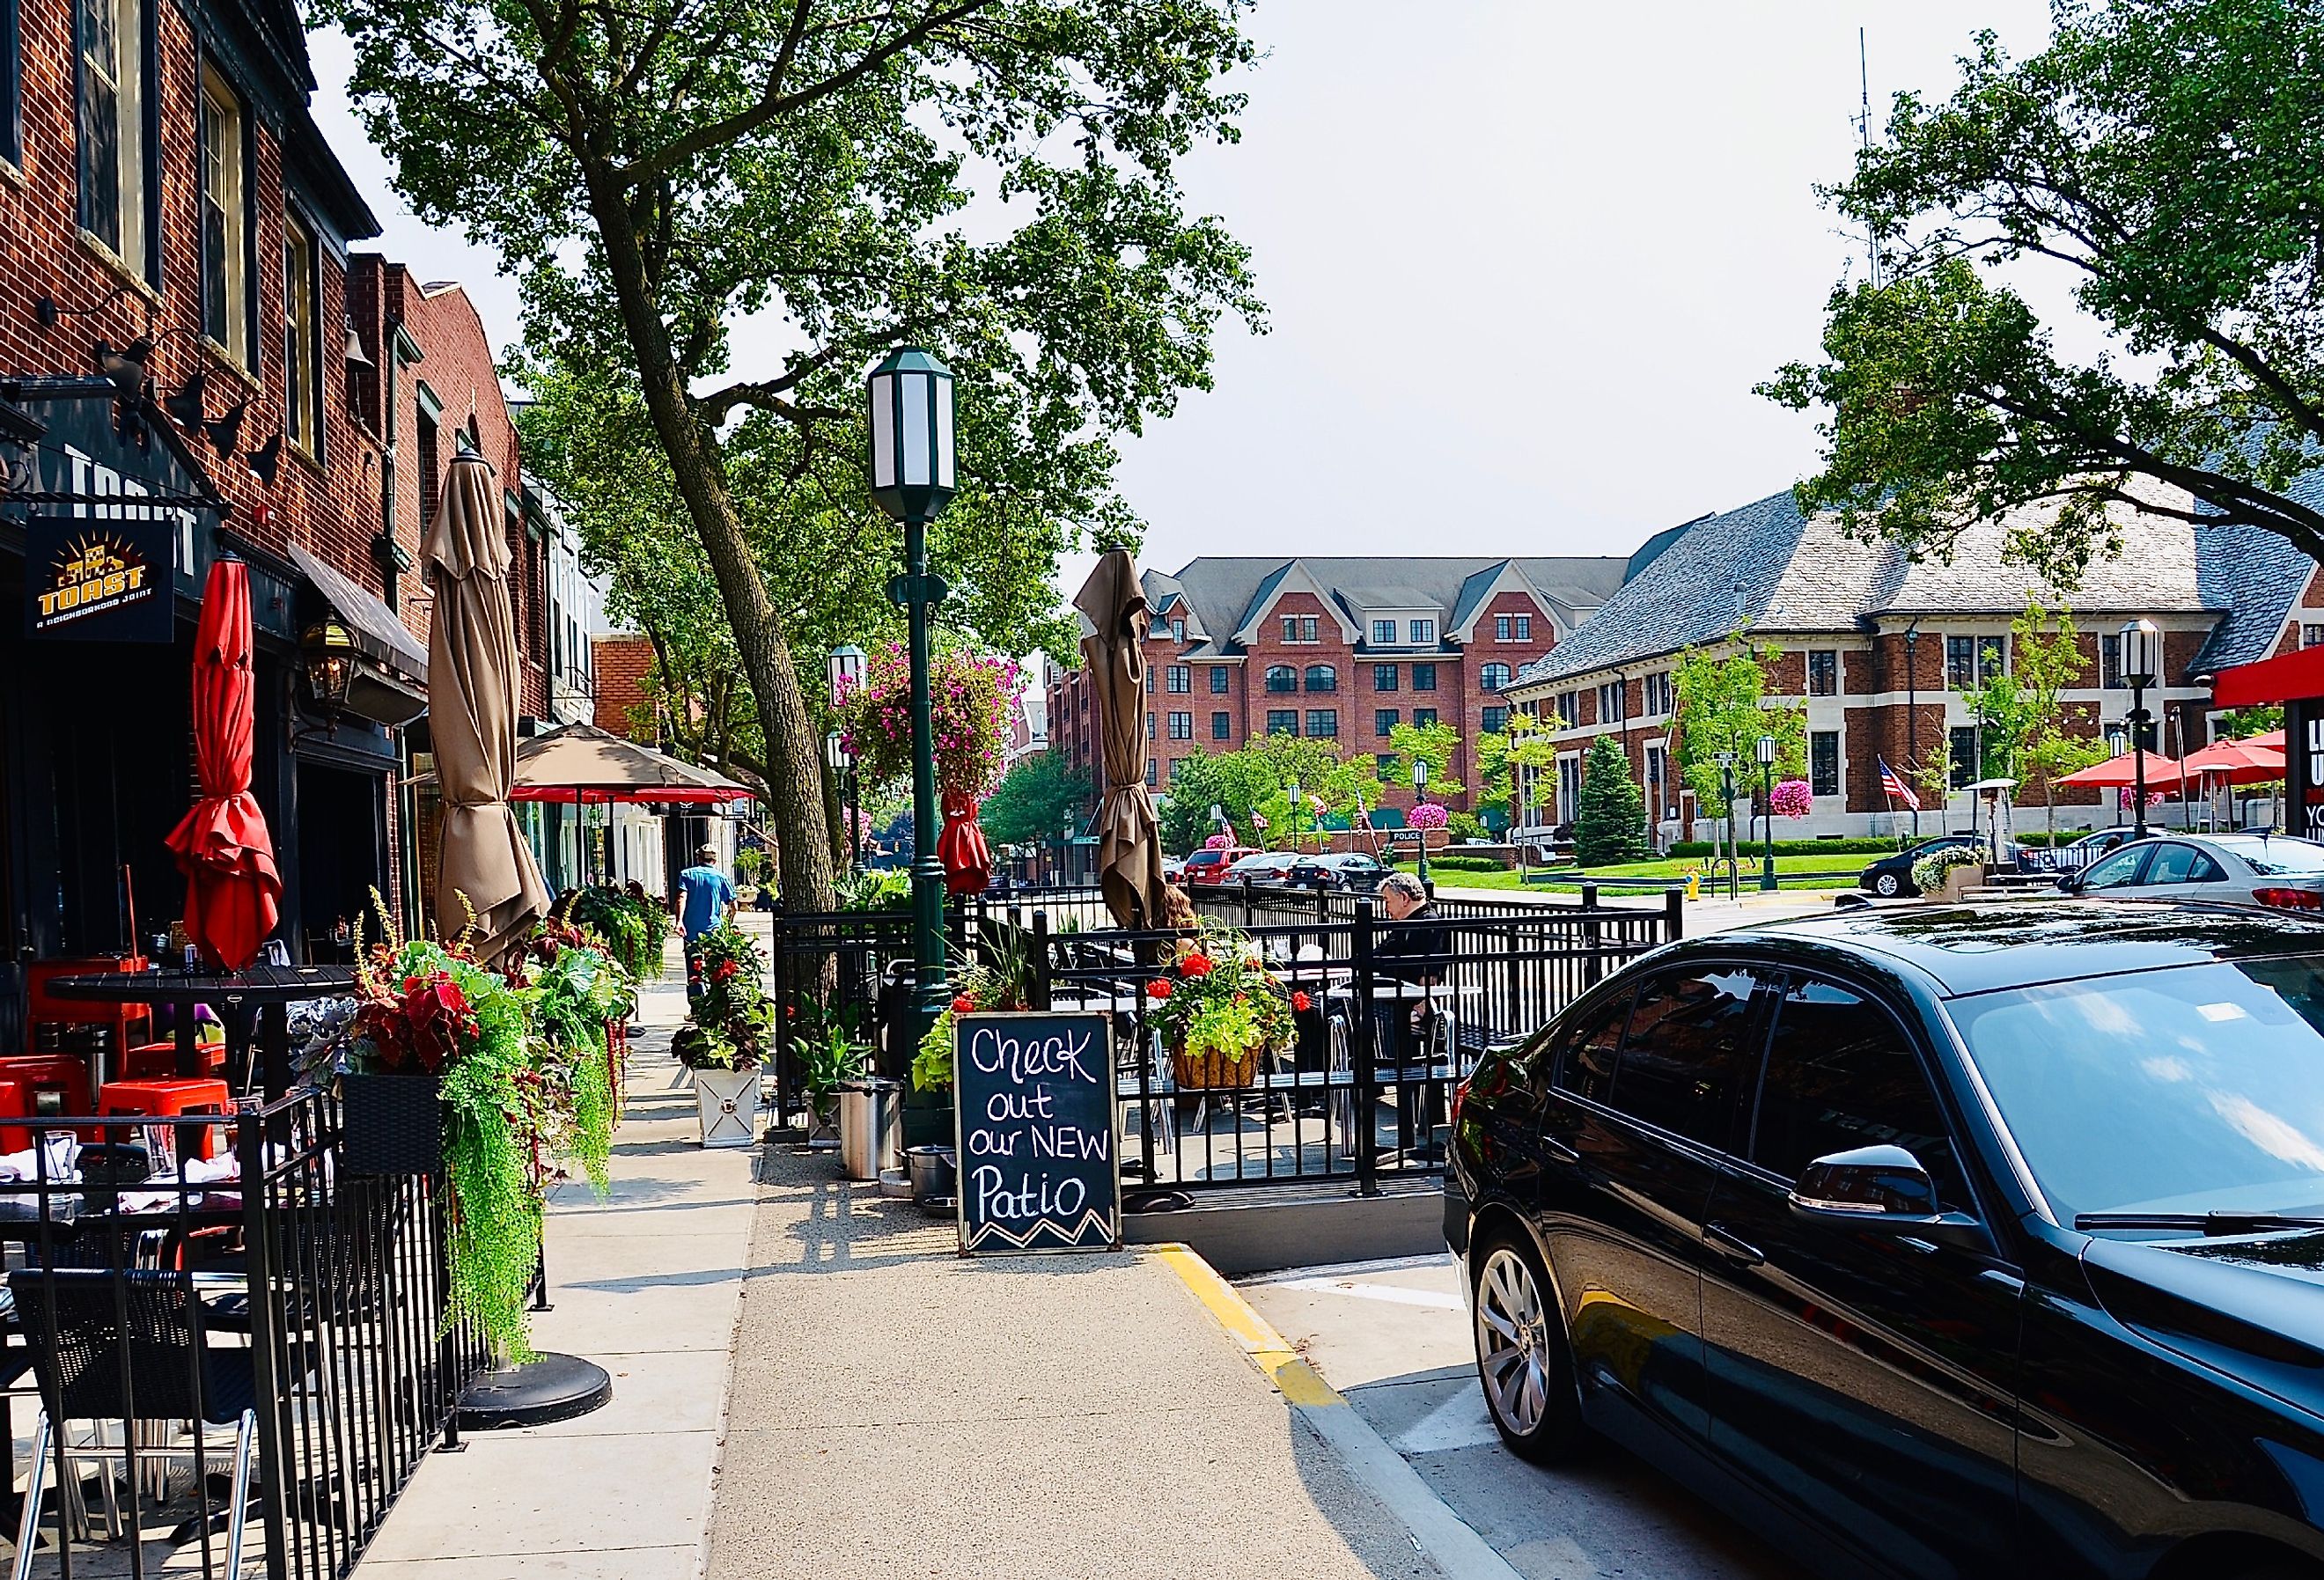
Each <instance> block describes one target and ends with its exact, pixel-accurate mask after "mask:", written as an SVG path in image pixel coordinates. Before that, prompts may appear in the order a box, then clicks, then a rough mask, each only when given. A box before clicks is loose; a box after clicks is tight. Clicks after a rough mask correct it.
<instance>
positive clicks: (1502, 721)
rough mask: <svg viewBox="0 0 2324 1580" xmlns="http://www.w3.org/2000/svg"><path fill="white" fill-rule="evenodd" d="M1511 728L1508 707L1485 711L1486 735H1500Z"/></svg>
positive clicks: (1491, 708)
mask: <svg viewBox="0 0 2324 1580" xmlns="http://www.w3.org/2000/svg"><path fill="white" fill-rule="evenodd" d="M1508 727H1509V710H1508V708H1506V707H1489V708H1487V709H1485V734H1487V735H1499V734H1500V733H1501V732H1502V731H1503V730H1506V729H1508Z"/></svg>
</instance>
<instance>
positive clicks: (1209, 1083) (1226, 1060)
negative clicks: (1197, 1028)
mask: <svg viewBox="0 0 2324 1580" xmlns="http://www.w3.org/2000/svg"><path fill="white" fill-rule="evenodd" d="M1260 1051H1261V1050H1260V1049H1257V1048H1245V1049H1240V1050H1239V1051H1238V1052H1237V1053H1236V1054H1235V1055H1234V1056H1232V1057H1230V1056H1229V1055H1227V1054H1225V1053H1222V1052H1221V1051H1220V1050H1219V1049H1215V1048H1206V1049H1202V1050H1201V1051H1200V1052H1198V1053H1189V1052H1187V1051H1186V1050H1185V1049H1183V1048H1174V1049H1171V1050H1170V1080H1171V1084H1172V1085H1174V1086H1176V1087H1177V1088H1178V1090H1180V1091H1181V1092H1237V1091H1240V1090H1241V1089H1242V1088H1243V1087H1245V1086H1250V1084H1251V1083H1252V1082H1253V1081H1254V1080H1256V1079H1257V1078H1258V1076H1259V1053H1260Z"/></svg>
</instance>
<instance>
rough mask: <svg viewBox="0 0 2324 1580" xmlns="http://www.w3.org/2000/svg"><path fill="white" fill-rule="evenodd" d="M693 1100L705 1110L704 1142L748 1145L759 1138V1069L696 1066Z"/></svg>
mask: <svg viewBox="0 0 2324 1580" xmlns="http://www.w3.org/2000/svg"><path fill="white" fill-rule="evenodd" d="M694 1101H695V1104H696V1106H697V1107H698V1108H699V1109H700V1110H701V1113H702V1144H703V1145H704V1146H705V1147H747V1146H750V1145H752V1143H753V1142H755V1141H758V1139H759V1072H758V1071H756V1070H696V1071H695V1072H694Z"/></svg>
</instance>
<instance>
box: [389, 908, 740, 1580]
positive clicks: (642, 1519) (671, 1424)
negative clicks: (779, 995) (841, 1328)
mask: <svg viewBox="0 0 2324 1580" xmlns="http://www.w3.org/2000/svg"><path fill="white" fill-rule="evenodd" d="M669 960H670V962H671V964H672V967H673V968H670V969H666V970H665V972H664V974H663V976H662V979H661V983H660V984H659V986H657V987H654V988H650V989H648V990H647V992H646V993H645V994H644V995H643V1002H642V1003H641V1006H640V1011H639V1020H640V1021H641V1023H642V1024H643V1026H644V1027H645V1029H646V1030H645V1032H644V1034H643V1035H642V1036H641V1037H639V1038H638V1039H635V1041H634V1042H633V1044H632V1049H631V1056H630V1065H629V1082H628V1085H629V1095H630V1096H629V1110H628V1117H627V1119H626V1120H625V1121H624V1122H623V1123H622V1127H621V1129H620V1130H618V1131H616V1132H614V1135H613V1195H612V1197H611V1198H610V1199H608V1200H606V1201H604V1202H600V1201H598V1200H597V1199H596V1198H595V1197H593V1196H592V1195H591V1194H590V1191H589V1187H588V1186H587V1184H586V1182H574V1183H570V1184H567V1185H562V1186H559V1187H557V1188H556V1189H555V1190H554V1191H552V1192H551V1194H550V1197H549V1243H548V1258H549V1291H550V1295H549V1298H550V1299H551V1300H552V1301H554V1302H555V1305H556V1309H555V1310H553V1311H550V1312H548V1313H546V1314H544V1315H541V1316H539V1317H535V1318H534V1319H533V1342H534V1343H535V1344H537V1345H538V1346H539V1347H540V1348H542V1349H544V1350H557V1351H562V1352H564V1353H566V1354H576V1355H581V1356H585V1357H586V1358H587V1359H589V1360H592V1361H595V1362H596V1363H598V1364H599V1365H601V1366H603V1367H604V1368H605V1369H606V1371H608V1372H611V1373H613V1403H611V1404H609V1405H607V1406H606V1407H605V1408H604V1409H600V1410H598V1411H596V1412H595V1413H594V1414H591V1415H586V1416H583V1417H581V1418H579V1419H577V1420H572V1421H565V1422H560V1423H558V1424H557V1425H554V1426H548V1427H537V1428H530V1429H529V1430H525V1431H518V1432H503V1433H497V1434H483V1435H476V1436H470V1437H466V1438H464V1439H463V1441H464V1442H465V1443H466V1445H467V1446H466V1448H465V1449H464V1450H463V1451H462V1452H461V1453H458V1454H443V1453H436V1454H430V1455H428V1456H427V1458H426V1459H424V1460H423V1461H421V1463H420V1470H419V1473H418V1474H416V1475H414V1476H413V1478H412V1481H411V1484H410V1487H409V1488H407V1489H406V1490H405V1492H404V1493H403V1496H402V1499H401V1501H399V1502H398V1503H397V1504H396V1506H395V1509H394V1511H393V1512H392V1513H391V1514H390V1515H389V1517H388V1519H387V1520H386V1522H385V1523H384V1524H383V1526H382V1528H381V1529H380V1532H379V1535H378V1537H377V1538H375V1539H374V1541H373V1543H372V1546H371V1548H370V1550H369V1551H368V1552H367V1553H366V1554H365V1555H364V1560H363V1562H362V1563H361V1564H360V1565H359V1566H357V1569H356V1574H357V1575H358V1576H360V1577H361V1580H520V1577H522V1580H533V1577H536V1576H560V1577H567V1580H692V1577H693V1576H695V1575H697V1574H698V1573H699V1572H700V1564H701V1554H702V1540H703V1535H704V1532H705V1529H706V1526H707V1522H708V1519H709V1513H710V1496H711V1485H712V1481H713V1478H714V1476H715V1465H716V1464H717V1457H718V1437H719V1425H720V1410H721V1407H722V1404H723V1401H724V1391H725V1381H726V1369H727V1356H728V1352H729V1350H730V1348H731V1346H732V1344H733V1335H734V1317H735V1310H736V1307H737V1306H738V1304H739V1302H740V1298H741V1293H742V1265H743V1261H744V1258H745V1256H746V1255H747V1253H748V1252H749V1249H750V1244H751V1227H752V1210H753V1197H754V1191H753V1187H752V1178H751V1165H752V1158H753V1157H754V1156H755V1155H756V1154H755V1153H753V1152H752V1151H750V1150H733V1151H705V1150H703V1149H702V1148H701V1147H699V1146H697V1145H696V1142H695V1137H696V1134H697V1133H698V1132H697V1131H696V1118H695V1108H694V1091H693V1086H692V1085H691V1083H690V1081H689V1079H688V1077H687V1073H686V1071H685V1070H683V1069H681V1068H680V1067H678V1065H677V1064H676V1063H675V1062H673V1061H672V1060H671V1059H670V1058H669V1033H670V1031H671V1030H672V1029H673V1028H675V1027H676V1026H677V1024H678V1021H680V1020H681V1019H682V1018H683V1017H684V1015H685V1013H686V993H685V990H684V985H683V981H684V979H683V977H682V975H680V974H679V973H678V971H677V970H676V969H675V968H674V966H675V963H676V961H677V955H676V952H675V948H674V947H673V949H672V951H671V953H670V955H669Z"/></svg>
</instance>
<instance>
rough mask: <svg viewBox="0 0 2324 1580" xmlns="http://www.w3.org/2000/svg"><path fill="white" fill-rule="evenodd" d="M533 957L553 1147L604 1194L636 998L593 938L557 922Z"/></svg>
mask: <svg viewBox="0 0 2324 1580" xmlns="http://www.w3.org/2000/svg"><path fill="white" fill-rule="evenodd" d="M528 952H529V954H530V956H531V958H532V960H533V962H534V965H533V969H532V975H531V980H530V984H528V991H527V993H526V994H525V1008H526V1013H527V1016H528V1020H529V1022H530V1025H531V1027H532V1029H533V1033H534V1039H533V1040H534V1049H535V1055H534V1067H535V1072H536V1075H537V1076H538V1077H539V1081H540V1083H541V1086H542V1093H543V1096H544V1098H545V1099H546V1101H545V1102H544V1104H542V1106H543V1108H544V1110H545V1117H546V1118H547V1119H548V1120H549V1122H550V1124H551V1130H550V1133H549V1136H548V1137H546V1138H545V1139H546V1141H547V1142H548V1147H549V1151H550V1152H551V1153H552V1154H553V1155H555V1156H557V1157H558V1158H561V1159H564V1160H567V1161H570V1162H574V1163H577V1164H579V1165H580V1167H581V1169H582V1171H583V1172H584V1173H585V1174H586V1175H587V1177H588V1179H589V1183H590V1184H591V1185H592V1186H593V1187H595V1189H596V1190H597V1191H598V1192H599V1193H600V1194H602V1193H604V1191H605V1190H606V1189H607V1188H608V1187H609V1183H610V1176H609V1173H608V1170H609V1168H610V1165H611V1160H612V1154H613V1124H614V1122H615V1120H616V1118H617V1117H618V1113H619V1109H620V1094H619V1092H618V1091H617V1090H616V1087H615V1076H614V1071H613V1046H612V1029H613V1027H615V1026H617V1025H619V1024H620V1023H621V1022H622V1021H624V1020H626V1019H627V1018H628V1016H629V1014H630V1012H631V1011H632V1009H634V1008H635V1006H636V1003H637V993H636V990H635V988H634V986H633V985H632V983H631V981H630V978H629V975H628V973H626V972H625V971H623V970H622V966H621V964H620V962H618V961H616V960H615V959H614V958H613V955H612V953H611V952H610V951H609V950H608V949H607V948H606V947H605V946H604V943H603V942H602V941H601V940H600V939H598V938H596V937H595V935H594V934H592V933H588V932H586V931H583V930H581V929H576V928H572V927H569V926H567V925H565V924H563V923H560V922H558V921H555V920H550V921H548V922H545V923H543V924H542V926H541V928H540V930H539V932H538V933H536V934H535V935H534V937H533V939H532V942H531V944H530V946H529V950H528Z"/></svg>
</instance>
